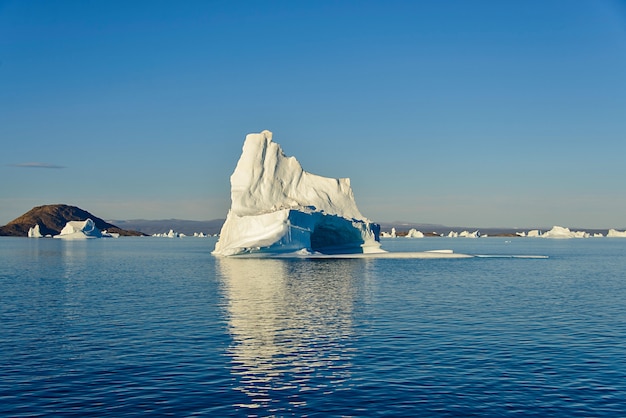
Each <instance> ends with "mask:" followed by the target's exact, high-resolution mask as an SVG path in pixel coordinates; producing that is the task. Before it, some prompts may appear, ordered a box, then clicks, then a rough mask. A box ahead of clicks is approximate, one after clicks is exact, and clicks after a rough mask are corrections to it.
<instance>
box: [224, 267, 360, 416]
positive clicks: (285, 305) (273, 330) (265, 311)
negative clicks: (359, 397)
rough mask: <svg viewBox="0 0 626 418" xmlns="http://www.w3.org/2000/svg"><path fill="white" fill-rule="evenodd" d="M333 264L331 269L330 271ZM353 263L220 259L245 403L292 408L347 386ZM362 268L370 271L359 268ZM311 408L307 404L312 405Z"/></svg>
mask: <svg viewBox="0 0 626 418" xmlns="http://www.w3.org/2000/svg"><path fill="white" fill-rule="evenodd" d="M329 263H331V264H332V268H329ZM366 264H367V263H363V262H355V261H354V260H341V261H338V260H333V261H328V260H315V261H313V260H277V259H231V258H220V259H218V260H217V265H218V272H220V273H221V276H222V280H223V289H224V294H225V299H226V304H227V315H228V319H227V320H228V324H229V329H230V333H231V336H232V345H231V347H230V349H229V351H228V355H229V356H230V357H231V361H232V374H233V375H234V376H235V377H236V379H237V380H238V387H237V390H239V391H241V392H242V393H244V394H245V395H246V398H247V401H245V402H242V404H240V405H238V406H239V407H242V408H263V409H264V410H266V411H269V412H277V411H293V410H294V408H298V407H306V405H307V401H311V400H315V403H316V405H317V407H319V406H320V403H321V404H323V403H324V402H323V397H324V396H328V395H330V394H334V396H338V393H339V392H341V391H343V390H348V389H349V388H348V386H347V382H348V380H349V378H350V369H351V360H352V358H353V355H354V352H355V348H354V345H353V344H354V338H355V335H354V324H353V317H354V312H353V311H354V306H353V303H354V302H353V301H354V300H355V299H359V297H358V296H357V295H355V293H357V292H358V286H355V283H354V282H355V278H356V277H359V276H361V277H362V276H363V274H364V273H366V271H365V270H366V267H367V266H366ZM356 270H363V271H356ZM305 409H306V408H305Z"/></svg>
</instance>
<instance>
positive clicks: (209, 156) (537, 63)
mask: <svg viewBox="0 0 626 418" xmlns="http://www.w3.org/2000/svg"><path fill="white" fill-rule="evenodd" d="M265 129H267V130H270V131H272V132H273V134H274V135H273V139H274V141H275V142H277V143H279V144H280V145H281V146H282V148H283V150H284V152H285V154H286V155H288V156H295V157H296V158H297V159H298V160H299V161H300V163H301V164H302V166H303V168H304V169H305V170H306V171H309V172H312V173H315V174H318V175H322V176H326V177H349V178H350V179H351V184H352V188H353V190H354V194H355V198H356V202H357V205H358V207H359V209H360V211H361V213H363V214H364V215H365V216H366V217H368V218H370V219H372V220H374V221H377V222H391V221H407V222H416V223H433V224H443V225H464V226H476V227H519V228H524V227H549V226H552V225H561V226H568V227H587V228H626V192H625V191H626V159H625V158H626V1H623V0H586V1H583V0H530V1H499V0H491V1H487V0H484V1H483V0H475V1H464V0H459V1H455V0H444V1H419V0H413V1H395V0H390V1H368V0H362V1H325V0H315V1H217V0H215V1H210V0H207V1H193V0H188V1H184V2H179V1H158V0H157V1H111V0H107V1H104V0H102V1H88V0H85V1H78V0H76V1H63V0H57V1H29V0H15V1H11V0H10V1H6V0H0V225H3V224H6V223H8V222H9V221H11V220H12V219H14V218H17V217H18V216H20V215H21V214H23V213H25V212H27V211H28V210H30V209H31V208H32V207H34V206H38V205H44V204H54V203H65V204H70V205H74V206H78V207H80V208H82V209H85V210H87V211H89V212H91V213H93V214H94V215H96V216H99V217H101V218H104V219H107V220H115V219H121V220H128V219H139V218H142V219H169V218H178V219H191V220H209V219H216V218H224V217H225V216H226V213H227V211H228V208H229V207H230V183H229V177H230V175H231V173H232V171H233V170H234V168H235V165H236V163H237V160H238V158H239V155H240V153H241V147H242V145H243V141H244V139H245V136H246V134H248V133H253V132H261V131H263V130H265Z"/></svg>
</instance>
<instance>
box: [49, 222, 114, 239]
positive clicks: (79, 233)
mask: <svg viewBox="0 0 626 418" xmlns="http://www.w3.org/2000/svg"><path fill="white" fill-rule="evenodd" d="M101 237H102V233H101V232H100V230H99V229H98V228H96V224H95V223H94V221H92V220H91V219H89V218H88V219H87V220H85V221H69V222H68V223H66V224H65V226H64V227H63V229H62V230H61V233H60V234H59V235H55V236H54V238H61V239H87V238H101Z"/></svg>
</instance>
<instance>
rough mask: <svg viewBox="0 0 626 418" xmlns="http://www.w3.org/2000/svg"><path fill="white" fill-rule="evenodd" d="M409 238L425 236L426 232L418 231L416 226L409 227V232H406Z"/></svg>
mask: <svg viewBox="0 0 626 418" xmlns="http://www.w3.org/2000/svg"><path fill="white" fill-rule="evenodd" d="M406 237H407V238H424V233H423V232H422V231H418V230H417V229H415V228H411V229H409V232H408V234H406Z"/></svg>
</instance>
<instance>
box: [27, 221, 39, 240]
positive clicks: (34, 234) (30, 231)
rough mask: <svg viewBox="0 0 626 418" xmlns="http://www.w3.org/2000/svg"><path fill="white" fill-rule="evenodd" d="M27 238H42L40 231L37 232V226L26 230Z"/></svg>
mask: <svg viewBox="0 0 626 418" xmlns="http://www.w3.org/2000/svg"><path fill="white" fill-rule="evenodd" d="M28 238H43V235H41V231H40V230H39V224H37V225H35V226H33V227H32V228H29V229H28Z"/></svg>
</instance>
